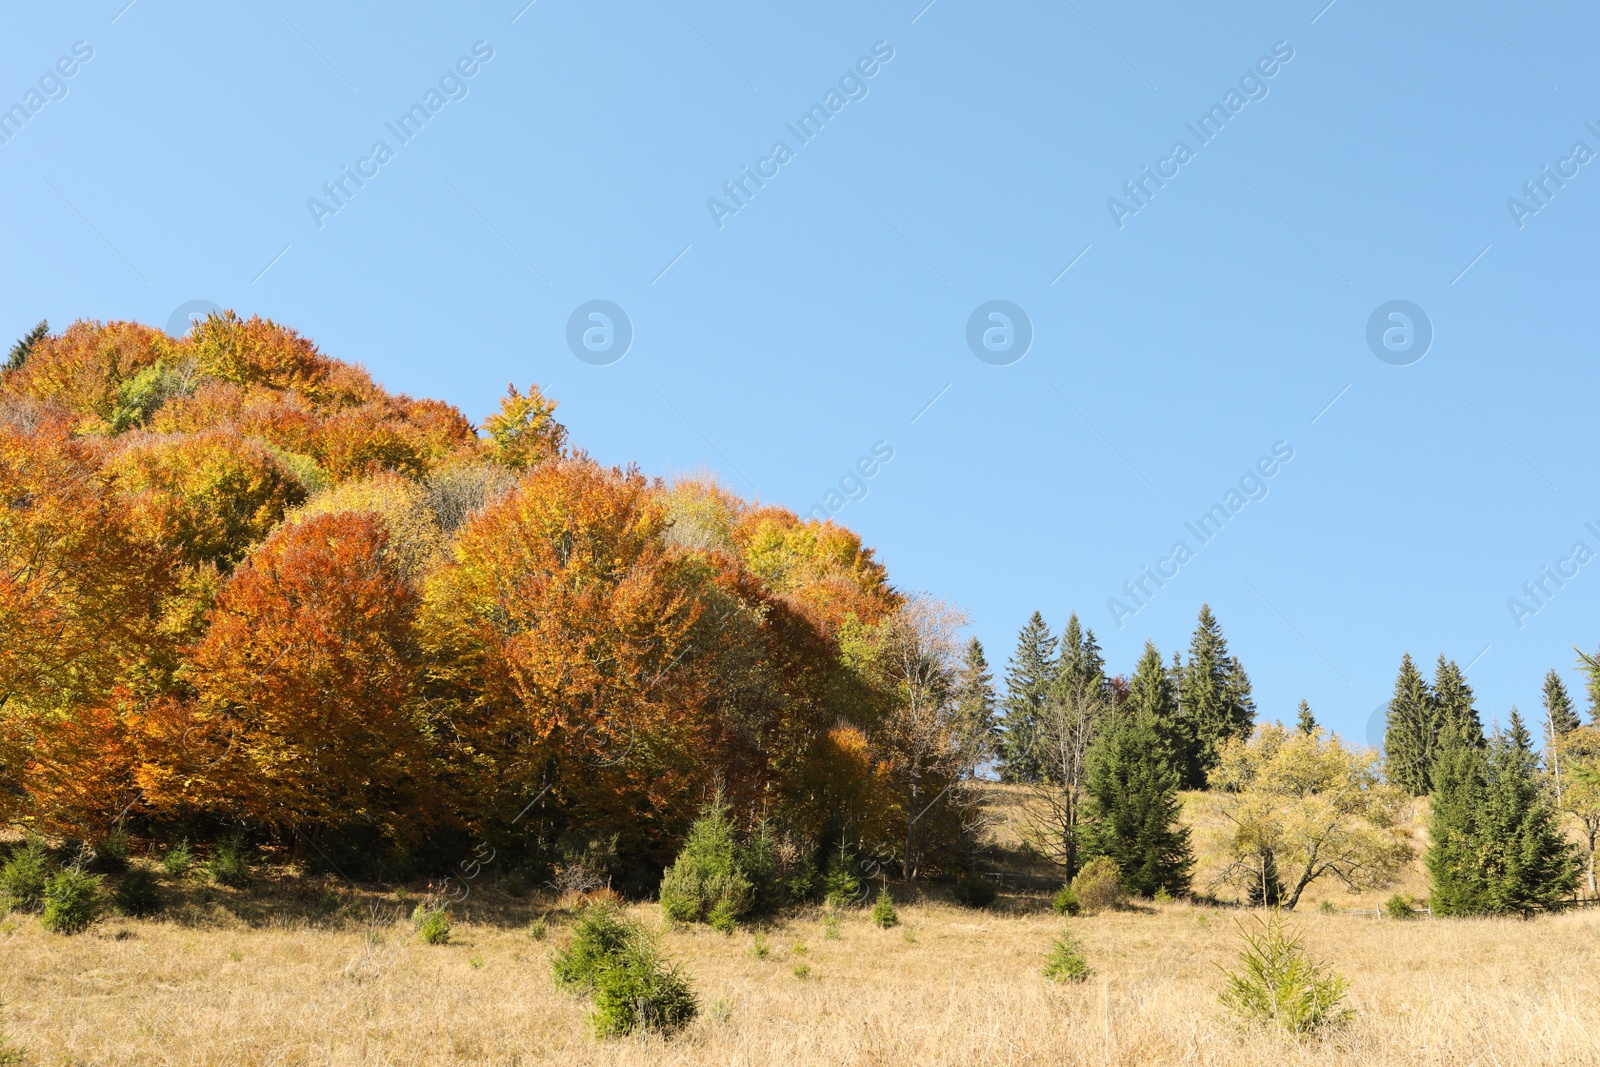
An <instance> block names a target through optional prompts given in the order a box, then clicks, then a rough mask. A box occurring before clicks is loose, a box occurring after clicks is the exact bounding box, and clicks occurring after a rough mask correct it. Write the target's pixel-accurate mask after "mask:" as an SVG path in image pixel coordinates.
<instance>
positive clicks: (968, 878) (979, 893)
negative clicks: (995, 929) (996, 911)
mask: <svg viewBox="0 0 1600 1067" xmlns="http://www.w3.org/2000/svg"><path fill="white" fill-rule="evenodd" d="M955 898H956V903H957V904H960V905H961V906H962V907H966V908H987V907H988V906H989V905H990V904H993V903H994V883H992V882H990V881H989V879H987V878H984V877H983V876H982V875H977V874H963V875H962V876H961V877H960V878H958V879H956V888H955Z"/></svg>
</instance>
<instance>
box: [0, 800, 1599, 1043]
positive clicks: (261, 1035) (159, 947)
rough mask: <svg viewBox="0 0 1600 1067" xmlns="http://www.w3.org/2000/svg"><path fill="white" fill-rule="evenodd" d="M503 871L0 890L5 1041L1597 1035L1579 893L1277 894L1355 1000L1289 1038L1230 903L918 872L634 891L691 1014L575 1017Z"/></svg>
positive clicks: (277, 871) (582, 1013) (544, 940)
mask: <svg viewBox="0 0 1600 1067" xmlns="http://www.w3.org/2000/svg"><path fill="white" fill-rule="evenodd" d="M1186 801H1187V803H1186V805H1185V808H1186V812H1187V813H1188V818H1189V820H1190V821H1191V823H1192V824H1193V825H1194V830H1195V837H1196V842H1197V845H1198V846H1199V847H1198V849H1197V851H1198V852H1199V854H1200V857H1201V861H1202V869H1201V871H1200V872H1199V873H1197V877H1196V886H1197V888H1198V887H1201V886H1203V884H1204V878H1205V874H1204V868H1205V864H1206V863H1207V862H1208V857H1207V848H1206V841H1207V830H1208V818H1209V816H1208V814H1207V812H1206V810H1205V806H1204V803H1203V801H1204V798H1203V796H1199V795H1194V794H1190V795H1187V796H1186ZM1023 803H1024V801H1023V798H1022V796H1021V794H1020V792H1019V791H1017V790H1009V791H1008V790H1005V789H995V790H994V791H993V795H992V797H991V807H992V810H995V811H996V812H997V813H999V814H1001V815H1002V816H1004V815H1007V814H1008V813H1009V815H1010V817H1009V818H1005V819H1003V821H1001V822H1000V823H999V825H998V826H997V829H996V835H995V836H996V842H995V844H996V855H997V856H999V857H1001V859H1002V862H1003V863H1006V864H1008V865H1010V864H1013V863H1015V862H1017V861H1019V859H1020V860H1025V857H1023V856H1022V855H1021V853H1020V851H1019V850H1018V848H1017V844H1018V840H1017V834H1016V832H1017V820H1016V818H1015V815H1016V812H1017V810H1018V809H1019V808H1020V806H1021V805H1022V804H1023ZM1413 878H1420V871H1417V872H1410V873H1408V875H1407V880H1408V882H1409V880H1411V879H1413ZM1405 884H1407V882H1403V883H1402V887H1403V886H1404V885H1405ZM505 889H506V887H504V886H503V885H500V884H498V883H495V882H494V881H493V876H492V872H489V873H486V874H485V875H484V877H483V879H482V880H481V885H480V884H476V883H475V884H474V889H473V892H472V895H471V896H470V897H469V898H468V899H467V900H466V901H464V902H463V903H462V904H461V905H459V906H457V907H456V908H455V909H454V911H453V928H452V931H451V937H450V940H449V942H448V943H446V944H443V945H425V944H421V943H419V942H418V941H417V939H416V938H415V937H414V936H413V935H412V930H411V925H410V923H409V922H408V921H407V916H408V915H409V913H410V910H411V908H412V906H413V905H414V904H415V903H416V900H417V894H418V889H417V887H411V888H410V889H409V890H407V889H405V888H397V887H379V886H363V887H356V886H353V885H351V884H347V883H343V882H341V881H340V880H339V879H338V878H337V877H336V876H326V875H305V874H303V873H297V872H295V871H293V870H291V869H286V868H273V869H266V870H262V871H261V872H259V873H258V876H257V878H256V879H255V880H254V882H252V883H251V884H250V885H249V886H247V887H246V888H244V889H229V888H226V887H222V886H216V885H211V884H208V883H207V882H205V881H204V880H203V879H200V878H197V877H196V876H194V875H193V874H191V875H189V876H188V877H186V878H184V879H181V880H180V879H174V878H172V877H170V876H165V875H164V876H163V892H164V894H165V895H166V897H167V901H168V906H167V908H166V909H165V911H164V912H163V913H162V915H161V916H159V917H157V918H153V919H147V920H133V919H126V918H112V919H108V920H106V921H103V922H102V923H100V924H99V925H97V926H96V927H95V928H94V929H93V930H91V931H90V932H89V933H87V934H83V935H79V936H76V937H63V936H59V935H52V934H49V933H46V932H45V931H44V930H43V929H42V928H41V927H40V925H39V923H38V921H37V918H36V917H34V916H31V915H24V914H20V913H19V914H13V915H11V916H9V917H8V918H6V919H5V920H4V922H3V923H0V958H3V960H4V965H3V967H0V1032H3V1033H4V1034H5V1037H6V1039H7V1041H8V1042H9V1045H8V1047H10V1048H13V1049H19V1050H21V1058H20V1059H19V1060H17V1061H15V1062H21V1063H38V1064H173V1065H179V1064H182V1065H196V1067H198V1065H223V1064H226V1065H246V1064H250V1065H254V1064H329V1065H345V1064H349V1065H356V1064H363V1065H365V1064H396V1065H400V1064H418V1065H421V1064H461V1063H481V1064H505V1065H510V1064H519V1065H528V1064H536V1063H555V1062H560V1063H563V1064H573V1065H587V1064H717V1065H738V1064H770V1063H782V1064H788V1065H793V1067H802V1065H812V1064H816V1065H822V1064H828V1065H834V1064H918V1065H944V1064H948V1065H958V1064H959V1065H967V1064H1022V1063H1059V1064H1130V1065H1131V1064H1152V1063H1195V1064H1229V1065H1240V1064H1269V1063H1270V1064H1313V1063H1362V1064H1474V1063H1483V1064H1503V1065H1520V1064H1541V1065H1543V1064H1593V1063H1600V966H1597V964H1600V960H1597V951H1596V949H1597V946H1600V911H1597V910H1595V909H1579V910H1576V911H1571V912H1567V913H1564V914H1557V915H1548V916H1541V917H1538V918H1535V919H1531V920H1521V919H1510V918H1493V919H1435V918H1428V917H1425V916H1419V917H1418V918H1416V919H1412V920H1396V919H1391V918H1388V917H1386V916H1380V915H1379V914H1376V913H1375V912H1374V911H1367V912H1364V913H1363V912H1359V911H1334V912H1331V913H1330V912H1328V911H1326V910H1323V909H1322V908H1321V907H1319V905H1320V903H1321V900H1323V899H1326V900H1329V901H1330V904H1332V905H1334V906H1336V907H1339V908H1360V907H1368V908H1373V907H1375V906H1376V901H1375V900H1371V899H1364V898H1357V897H1341V896H1340V895H1339V894H1338V893H1329V894H1326V895H1324V896H1321V897H1318V898H1317V899H1315V900H1312V901H1311V902H1310V903H1303V904H1302V905H1301V907H1300V908H1299V909H1298V910H1297V911H1296V912H1295V913H1294V915H1293V919H1292V921H1293V923H1294V925H1295V926H1296V927H1297V928H1298V929H1299V930H1300V932H1301V933H1303V935H1304V937H1305V942H1306V946H1307V948H1308V949H1309V950H1310V952H1311V954H1312V955H1313V956H1315V957H1316V958H1318V959H1320V960H1322V961H1323V962H1325V963H1326V964H1327V965H1329V966H1330V967H1331V968H1332V969H1334V970H1335V971H1338V972H1340V973H1342V974H1343V975H1344V976H1346V977H1347V978H1348V979H1349V982H1350V985H1349V992H1348V999H1347V1005H1348V1006H1349V1007H1350V1008H1352V1009H1353V1010H1354V1015H1353V1016H1352V1017H1351V1019H1350V1020H1349V1021H1348V1022H1347V1023H1345V1024H1343V1025H1342V1026H1339V1027H1335V1028H1333V1029H1332V1030H1330V1031H1328V1032H1327V1033H1326V1034H1325V1035H1324V1036H1320V1037H1315V1038H1309V1039H1303V1040H1296V1039H1294V1038H1290V1037H1287V1036H1284V1035H1282V1034H1281V1033H1279V1032H1277V1031H1272V1030H1265V1029H1259V1028H1252V1027H1247V1026H1242V1025H1241V1024H1239V1023H1237V1022H1235V1021H1234V1020H1233V1019H1232V1018H1231V1017H1230V1016H1229V1015H1228V1014H1227V1013H1226V1012H1225V1010H1224V1009H1223V1008H1222V1007H1221V1005H1220V1004H1219V1002H1218V993H1219V990H1220V989H1221V987H1222V985H1223V982H1224V977H1223V969H1224V968H1231V967H1232V966H1234V964H1235V961H1236V957H1237V952H1238V942H1239V925H1240V924H1241V923H1244V924H1248V923H1249V922H1251V921H1252V914H1253V913H1251V912H1248V911H1246V910H1245V909H1240V908H1233V907H1226V906H1210V905H1200V904H1194V903H1189V902H1172V903H1164V904H1163V903H1148V902H1143V903H1135V904H1134V905H1132V906H1130V907H1128V908H1126V909H1123V910H1116V911H1109V912H1103V913H1101V914H1098V915H1093V916H1079V917H1074V918H1070V919H1063V918H1061V917H1059V916H1057V915H1055V914H1053V913H1052V912H1051V910H1050V906H1049V896H1048V894H1047V893H1045V892H1042V891H1038V892H1031V893H1030V892H1022V891H1012V892H1002V893H1001V895H1000V896H999V898H998V899H997V900H996V902H995V903H994V905H992V906H991V907H989V908H987V909H983V910H974V909H970V908H964V907H960V906H957V905H956V904H954V903H952V902H951V901H950V900H949V898H948V891H947V890H946V888H945V887H943V886H940V885H938V884H932V883H928V884H922V885H919V886H917V887H913V888H910V889H907V888H906V887H903V886H896V887H895V895H896V898H897V906H898V910H899V918H900V923H899V925H898V926H895V927H893V928H890V929H879V928H877V927H875V926H873V925H872V924H871V923H870V922H869V921H868V918H867V912H866V911H865V910H864V909H859V910H858V909H848V910H846V911H844V912H843V913H841V915H840V917H839V919H838V921H837V922H836V923H832V922H829V921H828V920H827V915H828V912H826V911H825V910H824V909H822V908H816V907H811V908H805V909H801V910H799V911H796V912H793V913H790V914H789V915H787V916H785V917H784V918H782V919H780V920H777V921H772V922H768V923H764V924H760V925H756V926H743V927H741V928H740V929H739V930H738V931H736V932H735V933H733V934H731V935H723V934H720V933H717V932H715V931H713V930H711V929H709V928H707V927H705V926H703V925H695V926H677V927H673V926H669V925H666V924H664V923H663V922H662V920H661V918H660V914H659V909H657V908H656V907H654V906H653V905H649V904H633V905H630V906H629V907H628V911H629V913H630V914H631V915H633V916H634V917H636V918H638V919H639V920H640V921H642V922H644V923H645V924H646V925H648V926H649V927H651V928H653V929H657V930H658V931H659V935H660V941H661V945H662V948H663V949H664V951H665V952H666V954H667V956H668V957H669V959H671V960H672V961H673V962H674V963H676V964H679V965H681V966H682V968H683V969H684V972H685V973H686V974H687V975H688V977H689V978H690V980H691V982H692V984H693V986H694V989H695V992H696V994H697V996H698V998H699V1003H700V1014H699V1016H698V1017H697V1018H696V1019H695V1020H694V1022H692V1023H691V1024H690V1025H689V1026H688V1027H687V1028H686V1029H685V1030H683V1031H682V1032H680V1033H679V1034H678V1035H676V1036H675V1037H673V1038H670V1039H664V1038H661V1037H658V1036H648V1035H647V1036H641V1037H629V1038H623V1039H616V1040H609V1041H598V1040H596V1039H595V1038H594V1037H593V1036H592V1035H591V1033H590V1029H589V1026H588V1024H587V1014H588V1010H589V1009H588V1006H587V1004H586V1003H585V1002H584V1001H583V1000H581V999H578V998H575V997H573V996H571V995H569V994H567V993H565V992H562V991H560V990H559V989H557V988H556V987H555V985H554V984H553V983H552V981H551V976H550V960H551V958H552V956H553V955H554V953H555V952H556V951H557V950H558V949H559V947H560V946H561V945H562V944H563V942H564V940H565V939H566V937H567V930H568V927H569V925H570V922H571V919H572V915H573V913H574V909H575V908H576V907H577V906H578V905H579V904H580V903H581V900H580V899H579V898H576V897H573V896H568V897H566V898H565V899H557V898H555V897H553V896H552V895H549V894H545V893H539V892H534V893H531V894H527V895H522V896H516V895H512V894H511V893H509V892H507V891H505ZM540 920H543V921H544V925H543V928H542V930H538V931H537V932H540V933H542V935H543V936H542V937H537V938H536V937H535V936H533V935H532V933H531V932H530V927H533V926H534V924H536V923H538V922H539V921H540ZM1063 928H1067V929H1070V930H1071V932H1072V933H1073V934H1074V935H1075V936H1076V937H1077V938H1078V939H1079V940H1080V941H1081V943H1082V945H1083V949H1084V953H1085V955H1086V957H1087V959H1088V961H1089V965H1090V967H1091V969H1092V973H1091V975H1090V976H1089V978H1088V980H1087V981H1085V982H1082V983H1079V984H1064V985H1057V984H1055V983H1052V982H1049V981H1046V980H1045V979H1044V978H1043V977H1042V976H1041V974H1040V969H1041V967H1042V965H1043V962H1044V957H1045V954H1046V953H1047V951H1048V950H1049V948H1050V945H1051V942H1052V940H1053V939H1054V938H1055V937H1056V936H1057V935H1059V934H1060V933H1061V932H1062V930H1063ZM763 948H764V952H763V951H762V949H763ZM797 972H798V973H797Z"/></svg>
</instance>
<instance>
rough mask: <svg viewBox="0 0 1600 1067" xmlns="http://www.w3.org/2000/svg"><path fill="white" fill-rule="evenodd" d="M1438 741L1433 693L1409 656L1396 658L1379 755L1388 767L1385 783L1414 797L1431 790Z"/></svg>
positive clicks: (1437, 725)
mask: <svg viewBox="0 0 1600 1067" xmlns="http://www.w3.org/2000/svg"><path fill="white" fill-rule="evenodd" d="M1438 739H1439V722H1438V714H1437V709H1436V707H1435V705H1434V700H1433V694H1432V692H1430V691H1429V689H1428V683H1427V682H1426V681H1425V680H1424V679H1423V677H1422V672H1421V671H1419V670H1417V665H1416V663H1415V662H1413V661H1412V659H1411V654H1410V653H1407V654H1405V655H1404V656H1402V657H1401V658H1400V674H1399V676H1398V677H1396V678H1395V680H1394V696H1392V697H1390V698H1389V717H1388V725H1387V727H1386V728H1385V729H1384V733H1383V755H1384V760H1385V762H1386V763H1387V764H1388V767H1389V780H1390V781H1392V782H1394V783H1395V784H1397V785H1400V786H1404V787H1405V788H1406V789H1409V790H1411V795H1412V796H1414V797H1420V796H1423V795H1425V794H1427V793H1429V792H1430V791H1432V789H1433V765H1434V759H1435V750H1436V748H1437V747H1438Z"/></svg>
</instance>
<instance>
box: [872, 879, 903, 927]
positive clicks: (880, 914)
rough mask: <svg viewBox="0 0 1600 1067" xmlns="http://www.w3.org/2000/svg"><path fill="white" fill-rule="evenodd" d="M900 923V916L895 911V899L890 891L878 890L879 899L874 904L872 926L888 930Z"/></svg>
mask: <svg viewBox="0 0 1600 1067" xmlns="http://www.w3.org/2000/svg"><path fill="white" fill-rule="evenodd" d="M899 922H900V916H899V914H898V913H897V912H896V911H895V910H894V898H893V897H891V896H890V895H889V890H888V889H880V890H878V899H877V900H875V901H873V903H872V925H874V926H876V927H878V928H879V929H880V930H887V929H889V927H891V926H895V925H897V924H898V923H899Z"/></svg>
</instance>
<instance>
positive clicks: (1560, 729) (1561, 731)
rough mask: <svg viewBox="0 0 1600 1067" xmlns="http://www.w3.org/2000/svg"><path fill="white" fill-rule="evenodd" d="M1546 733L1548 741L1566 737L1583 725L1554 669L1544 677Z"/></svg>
mask: <svg viewBox="0 0 1600 1067" xmlns="http://www.w3.org/2000/svg"><path fill="white" fill-rule="evenodd" d="M1544 716H1545V723H1544V733H1545V739H1546V740H1552V739H1554V738H1557V737H1565V736H1566V735H1567V734H1569V733H1571V732H1572V731H1573V730H1576V729H1577V728H1578V727H1579V726H1581V725H1583V723H1582V720H1580V719H1579V718H1578V710H1577V709H1576V708H1574V707H1573V706H1572V697H1570V696H1568V695H1567V687H1566V685H1564V684H1563V683H1562V681H1561V675H1560V674H1558V673H1556V669H1555V668H1554V667H1551V668H1550V672H1549V673H1548V674H1546V675H1545V676H1544Z"/></svg>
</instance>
